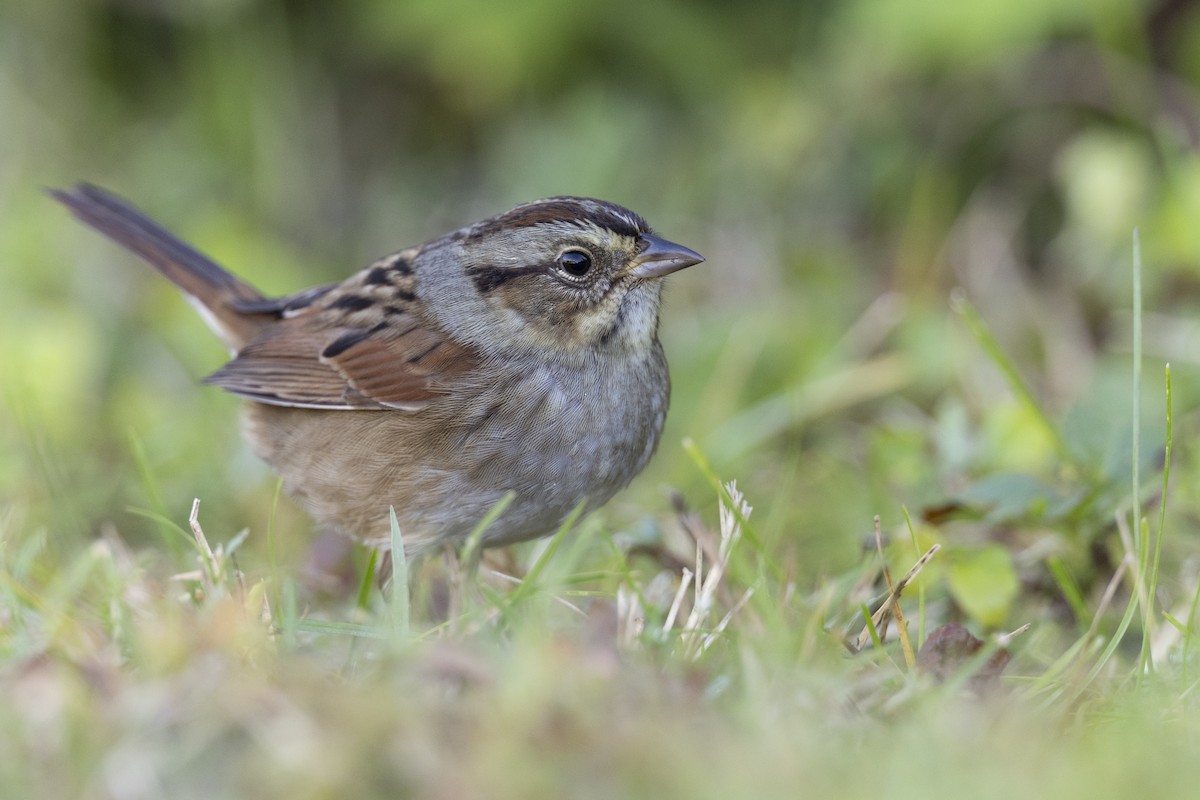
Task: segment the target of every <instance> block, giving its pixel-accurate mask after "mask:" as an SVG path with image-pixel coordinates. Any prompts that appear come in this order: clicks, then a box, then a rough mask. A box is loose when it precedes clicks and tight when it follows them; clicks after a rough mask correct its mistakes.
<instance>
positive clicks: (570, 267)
mask: <svg viewBox="0 0 1200 800" xmlns="http://www.w3.org/2000/svg"><path fill="white" fill-rule="evenodd" d="M558 266H559V267H560V268H562V271H563V272H565V273H567V274H568V275H574V276H575V277H576V278H582V277H583V276H584V275H587V274H588V272H589V271H590V270H591V269H592V257H591V256H590V255H588V254H587V253H585V252H584V251H582V250H565V251H563V253H562V255H560V256H559V257H558Z"/></svg>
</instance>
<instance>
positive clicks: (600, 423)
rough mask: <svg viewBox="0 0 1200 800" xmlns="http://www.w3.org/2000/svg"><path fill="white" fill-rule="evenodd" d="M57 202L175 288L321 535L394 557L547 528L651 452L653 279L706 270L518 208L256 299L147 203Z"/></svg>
mask: <svg viewBox="0 0 1200 800" xmlns="http://www.w3.org/2000/svg"><path fill="white" fill-rule="evenodd" d="M51 195H52V196H53V197H54V198H55V199H56V200H58V201H59V202H61V203H62V204H63V205H65V206H66V207H67V208H68V209H69V210H70V211H71V212H72V213H73V214H74V216H75V217H77V218H78V219H79V220H80V221H82V222H83V223H85V224H86V225H88V226H90V227H92V228H94V229H95V230H96V231H99V232H100V233H102V234H104V235H105V236H106V237H108V238H109V239H111V240H113V241H114V242H116V243H117V244H119V245H121V246H122V247H124V248H126V249H127V250H129V251H131V252H132V253H134V254H136V255H137V256H140V257H141V258H142V259H143V260H145V261H146V262H148V263H149V264H150V265H151V266H153V267H154V268H155V269H157V270H158V272H160V273H161V274H162V275H163V276H165V277H166V278H167V279H168V280H170V281H171V282H172V283H174V284H175V285H176V286H177V287H178V288H179V289H180V290H182V292H183V293H184V295H185V297H186V298H187V300H188V301H189V302H190V303H191V305H193V306H194V307H195V308H196V309H197V311H199V313H200V315H201V317H202V318H203V319H204V321H205V322H206V323H207V325H208V327H209V328H210V329H211V330H212V331H213V332H214V333H215V334H216V336H217V337H218V338H219V339H220V340H221V341H222V342H223V343H224V345H225V346H226V347H227V348H228V350H229V352H230V354H231V359H230V360H229V362H228V363H226V364H225V365H224V366H222V367H221V368H220V369H218V370H217V371H216V372H214V373H213V374H211V375H209V376H208V377H207V378H205V379H204V382H205V383H208V384H212V385H215V386H218V387H220V388H221V389H224V390H225V391H227V392H230V393H232V394H234V395H237V396H239V397H241V398H243V399H244V400H245V401H246V402H245V404H244V406H245V408H244V414H243V424H242V430H243V434H244V436H245V438H246V439H247V441H248V443H249V445H250V447H251V449H252V450H253V451H254V452H255V453H256V454H257V455H258V456H259V457H260V458H261V459H262V460H263V461H265V462H266V463H267V464H268V465H270V466H271V467H272V468H273V469H274V470H275V471H276V472H277V473H278V474H279V476H280V477H281V479H282V481H283V484H284V487H285V489H286V490H287V492H288V493H290V494H291V495H292V496H293V497H295V498H296V499H297V500H298V501H299V503H300V504H301V505H302V506H303V507H304V508H306V509H307V511H308V512H309V513H310V514H311V516H312V517H313V518H314V519H315V520H316V521H317V522H318V523H319V524H321V525H322V526H325V527H327V528H331V529H333V530H336V531H338V532H340V533H343V534H345V535H347V536H350V537H352V538H353V539H357V540H359V541H361V542H363V543H365V544H367V545H368V546H371V547H376V548H381V549H384V550H386V549H387V548H388V546H389V543H390V541H391V524H390V516H389V515H390V512H391V510H394V512H395V515H396V520H397V522H398V524H399V527H400V531H401V536H402V541H403V542H404V550H405V553H406V555H409V556H415V555H420V554H422V553H425V552H429V551H431V550H435V549H438V548H444V547H446V546H447V545H450V546H462V544H463V543H464V542H465V540H466V539H467V537H468V536H469V535H470V533H471V532H472V530H473V529H474V528H475V527H476V525H477V524H478V523H479V522H480V520H481V519H483V517H484V516H485V515H486V514H488V512H489V511H491V510H492V509H493V508H494V507H496V506H497V504H498V503H500V502H501V501H502V500H506V501H507V505H506V506H505V507H504V509H503V511H502V512H501V513H500V515H499V516H498V517H497V518H496V519H494V520H493V521H492V522H491V523H490V524H489V525H488V527H487V528H486V529H485V530H484V531H483V533H482V539H481V540H480V542H479V544H480V545H481V546H482V547H497V546H502V545H506V544H511V543H515V542H520V541H525V540H529V539H534V538H538V537H541V536H546V535H548V534H550V533H553V532H555V531H556V530H558V528H559V527H560V526H561V525H562V524H563V523H564V521H565V520H567V519H568V518H569V517H570V516H571V515H572V513H573V512H575V510H576V509H577V507H582V508H583V509H584V510H585V511H591V510H594V509H595V508H598V507H599V506H601V505H603V504H604V503H605V502H607V501H608V500H609V499H610V498H611V497H612V496H613V495H614V494H615V493H616V492H617V491H619V490H620V489H622V488H624V487H625V486H626V485H628V484H629V482H630V481H631V480H632V479H633V478H634V476H636V475H637V474H638V473H639V472H641V471H642V469H643V468H644V467H645V466H646V464H647V462H649V460H650V458H651V456H652V455H653V453H654V451H655V448H656V447H657V445H658V442H659V439H660V437H661V435H662V430H663V424H664V421H665V419H666V414H667V407H668V403H669V400H670V377H669V373H668V369H667V361H666V357H665V355H664V353H663V347H662V344H661V342H660V341H659V337H658V327H659V311H660V305H661V296H662V286H663V280H664V278H666V277H667V276H669V275H671V274H673V273H675V272H677V271H679V270H682V269H684V268H686V267H690V266H693V265H696V264H699V263H701V262H702V261H704V258H703V257H702V256H701V255H700V254H699V253H697V252H695V251H694V250H691V249H689V248H687V247H684V246H683V245H680V244H675V243H673V242H671V241H668V240H667V239H664V238H661V237H660V236H658V235H657V234H655V233H654V232H653V231H652V230H651V228H650V226H649V225H648V224H647V223H646V221H645V219H643V218H642V217H641V216H639V215H638V214H636V213H634V212H632V211H630V210H629V209H627V208H624V207H622V206H620V205H617V204H615V203H610V202H606V201H603V200H597V199H593V198H587V197H573V196H557V197H550V198H546V199H543V200H537V201H534V202H530V203H525V204H522V205H518V206H516V207H515V208H512V209H511V210H509V211H506V212H504V213H501V214H497V215H496V216H493V217H490V218H487V219H484V220H482V221H480V222H476V223H474V224H471V225H467V226H465V227H462V228H460V229H458V230H455V231H452V232H450V233H447V234H445V235H443V236H440V237H437V238H434V239H431V240H429V241H427V242H425V243H424V244H421V245H419V246H416V247H409V248H406V249H402V250H399V251H397V252H395V253H392V254H391V255H388V256H386V257H383V258H381V259H379V260H377V261H375V262H374V263H372V264H369V265H368V266H367V267H365V268H363V269H361V270H360V271H358V272H356V273H354V274H352V275H350V277H348V278H346V279H344V280H342V281H337V282H333V283H327V284H323V285H320V286H316V287H313V288H310V289H306V290H303V291H300V292H297V293H295V294H291V295H288V296H284V297H267V296H265V295H263V294H262V293H261V292H259V291H258V290H257V289H255V288H254V287H252V286H251V285H250V284H248V283H246V282H245V281H243V280H241V279H239V278H237V277H235V276H234V275H233V274H232V273H230V272H228V271H227V270H225V269H224V268H223V267H221V266H220V265H218V264H217V263H216V262H215V261H213V260H211V259H210V258H208V257H207V256H205V255H203V254H201V253H200V252H199V251H198V250H196V249H193V248H192V247H191V246H190V245H188V244H186V243H184V242H183V241H181V240H180V239H179V238H177V237H176V236H174V235H173V234H171V233H170V232H168V231H167V230H166V229H165V228H163V227H162V226H160V225H159V224H158V223H156V222H154V221H153V220H152V219H151V218H150V217H148V216H147V215H146V214H144V213H143V212H141V211H139V210H138V209H137V208H135V207H134V206H132V205H131V204H129V203H128V202H126V201H125V200H123V199H121V198H120V197H118V196H117V195H115V194H112V193H110V192H108V191H106V190H104V189H101V188H99V187H96V186H93V185H90V184H86V183H80V184H78V185H76V186H74V187H72V188H68V189H63V190H52V191H51Z"/></svg>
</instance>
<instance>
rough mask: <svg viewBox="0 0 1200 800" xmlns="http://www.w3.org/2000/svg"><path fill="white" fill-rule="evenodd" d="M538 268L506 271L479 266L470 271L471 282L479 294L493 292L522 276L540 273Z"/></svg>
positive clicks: (501, 268) (504, 269)
mask: <svg viewBox="0 0 1200 800" xmlns="http://www.w3.org/2000/svg"><path fill="white" fill-rule="evenodd" d="M541 271H542V270H541V268H540V267H521V268H515V269H506V268H504V267H489V266H481V267H474V268H473V269H471V271H470V274H471V281H472V282H473V283H474V284H475V288H476V289H478V290H479V291H480V293H481V294H487V293H488V292H494V291H495V290H496V289H498V288H500V287H501V286H503V285H504V284H506V283H508V282H509V281H511V280H513V279H514V278H519V277H521V276H522V275H530V274H532V273H535V272H541Z"/></svg>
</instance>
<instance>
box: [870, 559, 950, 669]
mask: <svg viewBox="0 0 1200 800" xmlns="http://www.w3.org/2000/svg"><path fill="white" fill-rule="evenodd" d="M940 549H942V546H941V545H940V544H935V545H934V546H933V547H930V548H929V549H928V550H926V551H925V554H924V555H923V556H921V557H920V558H919V559H917V563H915V564H913V566H912V569H910V570H909V571H908V573H907V574H906V575H905V576H904V577H903V578H901V579H900V582H899V583H897V584H896V585H895V587H893V588H892V590H891V591H890V592H889V593H888V596H887V599H885V600H884V601H883V603H882V604H881V605H880V606H879V609H878V610H877V611H876V612H875V613H874V614H872V615H871V625H873V626H874V627H875V628H876V629H878V628H879V625H880V623H881V622H882V621H883V620H885V619H886V618H887V617H888V615H889V614H890V613H891V611H892V607H893V606H894V605H895V604H896V603H897V602H899V600H900V595H901V594H902V593H903V592H904V589H905V587H906V586H908V584H910V583H912V581H913V580H914V579H915V578H916V577H917V576H918V575H920V574H921V570H922V569H924V568H925V565H926V564H928V563H929V560H930V559H931V558H933V555H934V553H936V552H937V551H938V550H940ZM870 642H871V626H863V629H862V632H861V633H859V634H858V639H857V641H856V642H855V648H856V649H857V650H862V649H863V648H864V647H866V646H867V645H868V644H870Z"/></svg>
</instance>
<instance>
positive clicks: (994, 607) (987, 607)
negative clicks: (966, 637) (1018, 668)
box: [949, 546, 1020, 628]
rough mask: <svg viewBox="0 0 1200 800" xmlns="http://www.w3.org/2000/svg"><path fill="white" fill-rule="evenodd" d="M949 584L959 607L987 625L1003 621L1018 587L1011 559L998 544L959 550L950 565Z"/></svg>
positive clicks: (993, 625)
mask: <svg viewBox="0 0 1200 800" xmlns="http://www.w3.org/2000/svg"><path fill="white" fill-rule="evenodd" d="M949 585H950V593H951V595H953V596H954V600H955V602H956V603H958V605H959V607H960V608H962V610H963V611H965V612H966V613H967V615H968V616H970V617H971V619H973V620H975V621H976V622H978V623H979V624H980V625H983V626H985V627H989V628H991V627H996V626H997V625H1000V624H1001V623H1003V622H1004V620H1005V618H1006V617H1007V616H1008V610H1009V608H1010V607H1011V606H1012V602H1013V600H1014V599H1016V596H1017V590H1018V589H1019V588H1020V584H1019V582H1018V580H1017V572H1016V570H1015V569H1014V568H1013V563H1012V558H1011V557H1010V555H1009V553H1008V551H1007V550H1005V549H1004V548H1003V547H999V546H991V547H985V548H983V549H981V550H975V551H967V552H963V553H959V554H958V555H957V557H956V559H955V561H954V563H953V564H951V565H950V575H949Z"/></svg>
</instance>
